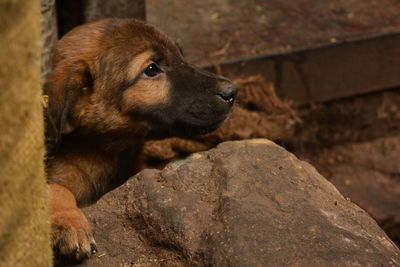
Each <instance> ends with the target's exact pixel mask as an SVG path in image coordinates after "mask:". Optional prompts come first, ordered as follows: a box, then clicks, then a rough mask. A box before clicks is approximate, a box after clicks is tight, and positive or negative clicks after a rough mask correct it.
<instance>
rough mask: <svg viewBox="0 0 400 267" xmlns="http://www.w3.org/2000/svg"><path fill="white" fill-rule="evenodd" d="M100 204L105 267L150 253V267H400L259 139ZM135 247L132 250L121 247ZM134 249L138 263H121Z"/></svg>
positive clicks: (294, 162) (334, 195) (366, 219)
mask: <svg viewBox="0 0 400 267" xmlns="http://www.w3.org/2000/svg"><path fill="white" fill-rule="evenodd" d="M100 202H101V203H100V205H99V206H100V207H101V209H102V210H103V211H106V212H98V211H96V209H98V208H91V210H88V211H87V212H88V213H89V217H91V218H92V219H93V220H95V221H96V222H97V223H96V226H95V228H96V236H97V239H98V241H100V242H99V243H100V244H99V249H100V252H99V253H100V255H108V256H105V258H106V257H109V259H108V263H110V262H113V261H112V260H113V259H119V262H118V263H120V264H124V263H129V264H139V265H140V264H143V263H145V264H149V262H147V263H146V262H144V261H143V251H144V250H143V247H145V248H146V249H147V250H151V249H150V248H151V247H153V250H151V253H153V254H151V255H150V257H149V259H154V257H156V258H157V259H154V260H152V261H150V264H149V265H150V266H162V265H165V266H182V265H184V266H185V265H186V266H399V265H400V251H399V249H398V248H397V247H396V246H395V245H394V244H393V242H392V241H391V240H390V239H389V238H388V237H387V236H386V234H385V233H384V232H383V231H382V230H381V229H380V228H379V227H378V225H377V224H376V222H375V221H374V220H373V219H372V218H371V217H370V216H369V215H368V214H367V213H366V212H364V211H363V210H362V209H360V208H359V207H357V206H356V205H355V204H353V203H352V202H351V201H349V200H346V199H345V198H344V197H343V196H342V195H341V194H340V193H339V192H338V191H337V190H336V188H335V187H334V186H333V185H332V184H331V183H329V182H328V181H327V180H325V179H324V178H323V177H322V176H321V175H319V174H318V173H317V171H316V170H315V169H314V168H313V167H312V166H310V165H309V164H307V163H305V162H302V161H300V160H298V159H297V158H296V157H295V156H293V155H292V154H290V153H288V152H287V151H286V150H285V149H283V148H281V147H279V146H278V145H276V144H274V143H272V142H270V141H267V140H263V139H256V140H251V141H241V142H226V143H223V144H221V145H219V146H218V147H217V148H216V149H212V150H209V151H207V152H203V153H198V154H193V155H192V156H190V157H189V158H187V159H185V160H182V161H177V162H174V163H172V164H169V165H168V166H167V167H166V168H164V169H163V170H162V171H159V170H144V171H142V172H141V173H139V174H138V175H137V176H136V177H135V178H133V179H131V180H130V181H128V183H126V184H125V185H124V186H122V187H120V188H119V189H117V190H115V191H114V192H113V193H111V194H109V195H108V196H106V197H105V198H104V199H103V200H101V201H100ZM121 207H126V209H125V208H121ZM110 214H112V216H113V217H109V218H107V216H109V215H110ZM108 220H109V221H108ZM99 221H103V223H100V224H99V223H98V222H99ZM105 221H108V223H106V222H105ZM104 225H106V226H104ZM118 225H125V226H124V229H127V228H129V229H134V230H129V231H121V233H120V238H117V237H115V233H113V234H111V233H110V232H111V231H112V230H111V229H114V228H117V229H118V227H119V226H118ZM127 225H129V226H127ZM99 227H100V228H99ZM107 227H108V229H109V230H107ZM137 233H140V235H141V238H140V240H141V241H140V242H142V244H139V243H140V242H139V241H138V240H139V238H138V237H137V236H136V234H137ZM108 236H112V238H111V239H110V238H108ZM99 237H101V238H99ZM129 239H130V240H137V241H135V242H136V243H135V244H136V245H135V246H133V245H131V246H130V249H127V248H124V249H119V250H118V248H116V247H117V245H118V244H119V246H121V247H124V244H123V242H122V241H123V240H129ZM121 240H122V241H121ZM118 242H119V243H118ZM134 247H141V249H142V253H141V254H140V255H139V257H136V258H135V255H132V254H130V255H125V256H124V255H123V253H126V252H129V253H135V248H134ZM157 250H158V251H160V254H159V255H160V256H159V257H158V256H157V253H155V254H154V251H157ZM110 251H111V253H110ZM118 251H120V252H118ZM161 252H162V253H161ZM168 253H169V254H168ZM124 257H125V258H124ZM91 262H92V263H95V264H93V266H101V264H99V262H101V260H99V259H98V258H97V259H93V260H91V261H89V262H87V264H88V265H90V264H91ZM106 262H107V260H105V261H103V263H104V264H105V265H103V266H107V265H106V264H107V263H106ZM113 263H114V264H116V263H117V262H115V261H114V262H113Z"/></svg>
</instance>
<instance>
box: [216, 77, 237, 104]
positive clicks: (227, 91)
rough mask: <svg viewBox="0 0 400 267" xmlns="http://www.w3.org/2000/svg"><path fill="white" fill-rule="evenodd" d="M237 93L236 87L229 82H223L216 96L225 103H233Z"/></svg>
mask: <svg viewBox="0 0 400 267" xmlns="http://www.w3.org/2000/svg"><path fill="white" fill-rule="evenodd" d="M236 93H237V89H236V86H235V85H234V84H232V83H230V82H224V83H223V84H222V85H221V91H220V92H219V93H218V94H217V96H218V97H219V98H220V99H221V100H222V101H224V102H226V103H233V101H234V100H235V97H236Z"/></svg>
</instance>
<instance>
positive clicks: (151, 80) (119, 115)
mask: <svg viewBox="0 0 400 267" xmlns="http://www.w3.org/2000/svg"><path fill="white" fill-rule="evenodd" d="M53 67H54V68H53V69H54V71H53V73H52V75H51V77H50V79H49V81H48V83H47V84H46V87H45V92H46V94H47V95H48V99H49V106H48V109H47V133H46V134H47V140H48V145H49V148H50V149H51V154H50V155H49V157H48V160H47V174H48V184H49V186H48V187H49V193H50V216H51V221H52V228H53V245H54V248H55V251H56V253H57V254H60V255H64V256H68V257H72V258H75V259H78V260H79V259H82V258H84V257H87V256H90V255H91V254H92V253H93V252H94V251H95V241H94V239H93V237H92V230H91V226H90V224H89V222H88V221H87V219H86V218H85V216H84V215H83V213H82V212H81V211H80V209H79V207H81V206H85V205H89V204H91V203H93V202H95V201H96V200H98V199H99V198H100V197H101V196H102V195H103V194H105V193H106V192H108V191H110V190H112V189H113V188H115V187H116V186H118V185H120V184H122V183H123V182H124V181H126V179H127V178H129V177H130V176H131V175H133V174H135V173H136V172H137V171H138V166H137V164H135V163H137V160H138V155H139V153H140V152H141V148H142V145H143V142H144V141H145V140H148V139H159V138H165V137H168V136H192V135H198V134H203V133H207V132H209V131H212V130H214V129H216V128H217V127H218V126H219V125H220V124H221V123H222V122H223V121H224V120H225V118H226V117H227V115H228V114H229V113H230V111H231V108H232V103H233V100H234V98H235V96H236V89H235V87H234V85H233V84H232V83H231V82H230V81H229V80H227V79H225V78H223V77H218V76H215V75H213V74H211V73H207V72H204V71H202V70H200V69H198V68H196V67H194V66H192V65H190V64H188V63H186V62H185V60H184V57H183V55H182V52H181V50H180V48H179V47H178V46H177V45H176V44H175V43H173V42H172V41H170V40H169V39H168V38H167V37H166V36H165V35H164V34H162V33H160V32H159V31H157V30H156V29H155V28H153V27H151V26H149V25H147V24H145V23H143V22H139V21H136V20H133V19H107V20H102V21H98V22H94V23H90V24H86V25H83V26H80V27H78V28H76V29H74V30H73V31H71V32H70V33H68V34H67V35H66V36H65V37H63V38H62V39H61V40H60V41H59V43H58V46H57V49H56V53H55V55H54V66H53Z"/></svg>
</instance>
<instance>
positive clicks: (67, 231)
mask: <svg viewBox="0 0 400 267" xmlns="http://www.w3.org/2000/svg"><path fill="white" fill-rule="evenodd" d="M51 221H52V240H53V249H54V252H55V255H56V257H59V258H64V259H65V258H66V259H71V260H75V261H81V260H83V259H85V258H89V257H90V256H91V255H92V254H94V253H96V252H97V247H96V242H95V240H94V238H93V232H92V227H91V226H90V224H89V222H88V220H87V219H86V217H85V215H84V214H83V213H82V211H81V210H79V209H78V208H73V209H66V210H62V211H58V212H56V213H53V214H51Z"/></svg>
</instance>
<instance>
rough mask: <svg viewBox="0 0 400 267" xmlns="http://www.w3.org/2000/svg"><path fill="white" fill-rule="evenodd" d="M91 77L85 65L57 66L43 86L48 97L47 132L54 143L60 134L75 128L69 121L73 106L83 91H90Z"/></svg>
mask: <svg viewBox="0 0 400 267" xmlns="http://www.w3.org/2000/svg"><path fill="white" fill-rule="evenodd" d="M92 87H93V82H92V75H91V73H90V70H89V66H88V64H87V63H85V62H83V61H79V62H75V63H73V64H71V63H68V64H62V62H61V63H59V64H57V66H56V68H55V69H54V70H53V72H52V74H51V76H50V79H49V82H48V83H47V84H46V85H45V90H44V91H45V94H47V96H48V107H47V114H46V117H47V131H48V132H50V134H49V135H50V136H51V138H52V139H55V140H53V141H55V142H56V143H58V141H59V140H60V138H61V135H62V134H65V133H69V132H72V131H73V130H74V129H75V127H76V126H77V125H76V124H75V122H74V121H72V119H71V115H72V111H73V108H74V105H75V104H76V103H77V101H78V100H79V98H80V97H81V96H82V95H83V91H86V92H87V91H89V92H91V91H92V89H93V88H92Z"/></svg>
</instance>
